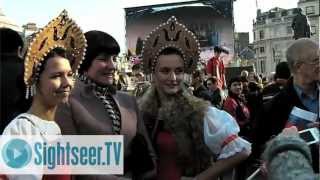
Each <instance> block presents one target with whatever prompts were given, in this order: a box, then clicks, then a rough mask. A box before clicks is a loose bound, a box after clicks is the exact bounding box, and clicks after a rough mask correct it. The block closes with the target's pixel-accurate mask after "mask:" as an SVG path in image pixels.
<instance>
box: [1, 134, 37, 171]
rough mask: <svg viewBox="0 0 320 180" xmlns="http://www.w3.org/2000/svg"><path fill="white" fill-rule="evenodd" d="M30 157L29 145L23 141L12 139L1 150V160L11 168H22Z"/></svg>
mask: <svg viewBox="0 0 320 180" xmlns="http://www.w3.org/2000/svg"><path fill="white" fill-rule="evenodd" d="M31 156H32V150H31V147H30V145H29V144H28V143H27V142H26V141H25V140H23V139H12V140H10V141H8V142H7V143H6V144H5V145H4V146H3V149H2V158H3V160H4V162H5V163H6V164H7V166H9V167H11V168H23V167H24V166H26V165H27V164H28V163H29V162H30V160H31Z"/></svg>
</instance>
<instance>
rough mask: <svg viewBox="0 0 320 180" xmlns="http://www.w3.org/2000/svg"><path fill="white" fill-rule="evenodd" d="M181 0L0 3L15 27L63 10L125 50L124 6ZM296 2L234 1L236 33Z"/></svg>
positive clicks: (19, 0)
mask: <svg viewBox="0 0 320 180" xmlns="http://www.w3.org/2000/svg"><path fill="white" fill-rule="evenodd" d="M181 1H182V0H0V8H1V9H2V11H3V13H4V14H5V15H6V16H7V17H9V18H10V19H11V20H13V21H14V22H15V23H17V24H18V25H20V26H22V25H23V24H26V23H28V22H34V23H36V24H37V26H38V27H42V26H44V25H46V24H47V23H48V22H49V21H50V20H51V19H53V18H54V17H56V16H57V15H58V14H59V13H60V12H61V11H62V10H63V9H66V10H67V11H68V12H69V16H70V17H71V18H73V19H74V20H75V21H76V22H77V24H79V26H80V27H81V28H82V29H83V30H84V31H88V30H93V29H95V30H102V31H105V32H107V33H109V34H111V35H112V36H114V37H115V38H116V39H117V40H118V41H119V43H120V46H121V48H122V50H124V48H125V18H124V9H123V8H125V7H134V6H144V5H154V4H163V3H172V2H181ZM297 2H298V0H237V1H236V2H235V3H234V22H235V31H236V32H250V33H251V35H250V41H252V21H253V19H255V17H256V10H257V7H258V8H260V9H261V10H262V12H264V11H268V10H269V9H271V8H274V7H280V8H285V9H288V8H293V7H297Z"/></svg>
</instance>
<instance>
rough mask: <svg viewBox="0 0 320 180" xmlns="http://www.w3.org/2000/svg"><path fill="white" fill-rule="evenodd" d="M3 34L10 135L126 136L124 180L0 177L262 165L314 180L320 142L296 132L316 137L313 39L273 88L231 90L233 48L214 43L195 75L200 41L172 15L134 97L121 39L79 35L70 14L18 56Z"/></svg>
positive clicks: (279, 70) (171, 177)
mask: <svg viewBox="0 0 320 180" xmlns="http://www.w3.org/2000/svg"><path fill="white" fill-rule="evenodd" d="M68 26H70V27H72V29H73V30H72V31H69V32H68V31H66V27H68ZM0 33H1V59H0V61H1V71H0V72H1V133H2V134H3V135H41V136H46V135H53V134H62V135H123V136H124V174H123V175H121V176H116V175H68V174H66V175H56V176H53V175H45V174H41V173H40V174H37V175H32V174H30V175H0V179H23V180H25V179H65V180H67V179H77V180H89V179H106V180H125V179H134V180H135V179H138V180H140V179H141V180H143V179H157V180H180V179H182V180H187V179H190V180H191V179H193V180H209V179H210V180H211V179H219V178H220V179H225V176H226V174H228V173H229V174H230V173H231V174H233V179H235V180H241V179H246V178H247V177H248V176H250V174H251V173H253V172H254V171H255V170H256V169H257V168H258V169H261V172H262V175H261V176H263V178H264V179H272V180H275V179H288V180H289V179H297V180H298V179H300V178H301V179H316V178H317V176H316V173H319V142H318V143H315V144H312V145H311V146H308V145H306V142H304V141H303V140H302V139H300V138H299V137H298V130H303V129H308V128H313V127H316V128H318V129H319V81H320V76H319V73H320V72H319V69H320V67H319V66H320V65H319V44H317V43H315V42H313V41H311V40H309V39H307V38H302V39H299V40H296V41H295V42H294V43H293V44H292V45H290V47H288V49H287V53H286V57H287V62H280V63H279V64H278V65H277V67H276V69H275V74H274V76H273V79H272V80H271V81H267V80H266V78H263V77H261V76H259V75H258V74H256V73H255V72H248V71H243V72H241V74H239V75H238V76H235V77H229V78H228V79H230V80H229V81H228V82H227V81H226V77H225V70H224V64H223V61H222V60H221V58H220V56H221V54H223V53H224V54H228V53H229V52H228V51H227V50H226V49H224V48H223V47H219V46H217V47H215V48H214V55H213V58H212V59H210V60H209V61H208V63H207V64H206V65H205V66H202V67H200V68H199V58H200V57H199V52H200V47H199V43H198V40H197V39H196V37H195V35H194V34H193V33H192V32H191V31H189V30H188V29H187V28H186V27H185V26H184V25H182V24H181V23H180V22H179V21H178V20H177V19H176V18H175V17H171V18H169V19H168V20H167V22H164V23H163V24H160V25H159V26H158V27H157V28H156V29H155V30H153V31H152V32H150V33H149V34H147V35H146V37H147V39H146V40H145V42H144V46H143V51H142V54H141V57H142V63H141V64H137V65H135V66H134V67H133V71H132V72H133V73H132V75H133V76H134V78H135V89H134V90H133V91H131V92H124V91H123V90H125V89H126V88H124V87H126V86H127V84H126V83H125V80H123V79H125V78H124V77H122V80H121V78H119V80H115V79H116V78H115V73H116V71H117V69H116V57H117V55H118V54H119V52H120V46H119V44H118V42H117V41H116V40H115V39H114V38H113V37H112V36H110V35H109V34H107V33H106V32H102V31H97V30H92V31H88V32H86V33H83V32H82V31H81V30H80V29H79V28H78V26H77V25H76V24H75V22H74V21H71V20H70V18H69V17H68V14H67V12H66V11H63V12H62V13H61V14H60V15H59V16H58V17H57V18H56V19H54V20H53V21H51V22H50V23H49V24H48V25H47V26H45V27H44V28H42V30H41V31H40V32H39V33H38V34H37V35H36V36H34V39H33V40H32V42H31V43H30V45H29V47H28V48H26V49H27V52H26V54H25V55H24V57H23V58H22V57H21V48H22V46H23V41H22V40H21V38H20V37H19V35H18V34H17V33H16V32H14V31H13V30H11V29H6V28H1V29H0ZM2 37H6V38H2ZM8 77H9V78H8ZM262 79H265V80H264V81H263V80H262ZM8 81H10V82H8ZM297 109H298V110H297ZM296 111H297V112H296ZM306 114H307V115H306ZM310 114H311V115H310ZM278 134H280V135H278ZM274 136H277V137H276V138H274ZM293 164H294V165H293ZM232 172H233V173H232ZM260 178H262V177H260Z"/></svg>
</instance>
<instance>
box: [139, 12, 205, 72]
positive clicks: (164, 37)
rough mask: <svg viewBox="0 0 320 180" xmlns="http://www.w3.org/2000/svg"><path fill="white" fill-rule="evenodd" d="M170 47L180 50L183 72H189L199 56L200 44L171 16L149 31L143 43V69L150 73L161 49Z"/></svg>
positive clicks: (193, 67) (194, 66)
mask: <svg viewBox="0 0 320 180" xmlns="http://www.w3.org/2000/svg"><path fill="white" fill-rule="evenodd" d="M168 47H172V48H175V49H177V50H178V51H180V52H181V54H182V56H183V60H184V66H185V72H186V73H188V74H191V73H192V71H193V70H194V69H195V68H196V65H197V61H198V60H199V56H200V44H199V42H198V40H197V38H196V36H195V35H194V34H193V33H192V32H191V31H190V30H188V29H187V28H186V26H185V25H183V24H181V23H179V22H178V21H177V19H176V17H174V16H172V17H170V18H169V19H168V21H167V22H166V23H163V24H160V25H159V26H158V27H156V29H154V30H153V31H151V33H150V34H149V35H148V36H147V38H146V40H145V41H144V44H143V51H142V58H143V69H144V72H145V73H146V74H151V73H152V72H153V71H154V69H155V65H156V63H157V59H158V57H159V54H160V53H161V51H162V50H164V49H166V48H168Z"/></svg>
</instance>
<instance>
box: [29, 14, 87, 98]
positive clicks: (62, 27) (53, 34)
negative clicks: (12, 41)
mask: <svg viewBox="0 0 320 180" xmlns="http://www.w3.org/2000/svg"><path fill="white" fill-rule="evenodd" d="M86 46H87V43H86V38H85V36H84V34H83V32H82V30H81V29H80V27H79V26H78V25H77V24H76V23H75V22H74V21H73V20H72V19H70V18H69V17H68V14H67V11H66V10H63V11H62V12H61V14H60V15H59V16H58V17H57V18H55V19H53V20H52V21H50V22H49V23H48V25H46V26H45V27H44V28H42V29H41V30H40V31H39V32H37V33H36V35H35V37H34V38H33V40H32V41H31V43H30V45H29V47H28V50H27V55H26V58H25V63H24V66H25V72H24V82H25V84H26V86H27V91H26V98H28V97H29V95H31V96H33V95H34V94H35V83H36V81H37V79H38V78H39V70H40V67H41V65H42V62H43V60H44V57H45V56H46V55H47V54H48V53H49V52H50V51H51V50H53V49H54V48H57V47H60V48H62V49H64V50H66V53H67V57H68V59H69V60H70V64H71V66H72V71H73V73H75V74H76V73H77V70H78V69H79V67H80V64H81V63H82V60H83V59H84V56H85V52H86Z"/></svg>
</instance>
